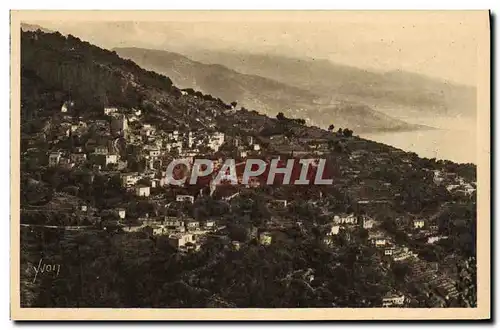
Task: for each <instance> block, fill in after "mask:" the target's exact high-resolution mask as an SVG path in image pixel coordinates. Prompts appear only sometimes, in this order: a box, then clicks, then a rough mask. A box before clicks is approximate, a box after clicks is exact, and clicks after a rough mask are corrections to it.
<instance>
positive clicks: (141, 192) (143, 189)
mask: <svg viewBox="0 0 500 330" xmlns="http://www.w3.org/2000/svg"><path fill="white" fill-rule="evenodd" d="M150 193H151V192H150V188H149V187H148V186H144V185H139V186H137V187H135V195H136V196H144V197H148V196H149V194H150Z"/></svg>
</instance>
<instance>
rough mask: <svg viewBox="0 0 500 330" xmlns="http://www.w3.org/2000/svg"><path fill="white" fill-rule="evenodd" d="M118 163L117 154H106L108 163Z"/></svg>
mask: <svg viewBox="0 0 500 330" xmlns="http://www.w3.org/2000/svg"><path fill="white" fill-rule="evenodd" d="M116 163H118V155H115V154H111V155H106V165H108V164H116Z"/></svg>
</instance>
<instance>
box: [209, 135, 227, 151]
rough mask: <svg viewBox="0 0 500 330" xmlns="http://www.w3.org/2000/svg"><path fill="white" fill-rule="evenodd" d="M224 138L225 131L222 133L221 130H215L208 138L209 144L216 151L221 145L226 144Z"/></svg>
mask: <svg viewBox="0 0 500 330" xmlns="http://www.w3.org/2000/svg"><path fill="white" fill-rule="evenodd" d="M224 138H225V135H224V133H221V132H215V133H213V134H211V135H210V136H209V138H208V146H209V147H210V148H211V149H213V150H215V151H218V150H219V148H220V146H221V145H222V144H224Z"/></svg>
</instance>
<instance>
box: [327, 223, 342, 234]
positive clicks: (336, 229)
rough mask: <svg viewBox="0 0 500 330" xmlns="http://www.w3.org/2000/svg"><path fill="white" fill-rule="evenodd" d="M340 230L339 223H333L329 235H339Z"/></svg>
mask: <svg viewBox="0 0 500 330" xmlns="http://www.w3.org/2000/svg"><path fill="white" fill-rule="evenodd" d="M339 231H340V226H339V225H332V227H331V228H330V231H329V232H328V235H337V234H338V233H339Z"/></svg>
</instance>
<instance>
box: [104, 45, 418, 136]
mask: <svg viewBox="0 0 500 330" xmlns="http://www.w3.org/2000/svg"><path fill="white" fill-rule="evenodd" d="M113 50H114V51H115V52H116V53H117V54H118V55H119V56H120V57H123V58H126V59H130V60H133V61H134V62H135V63H137V64H138V65H139V66H141V67H143V68H145V69H147V70H152V71H155V72H158V73H161V74H164V75H166V76H168V77H170V78H171V79H172V81H173V82H174V83H175V85H176V86H179V87H181V88H195V89H199V90H201V91H203V92H204V93H209V94H212V95H213V96H215V97H220V98H222V99H223V100H224V101H226V102H232V101H237V102H238V104H240V105H241V106H244V107H246V108H249V109H251V110H253V109H255V110H257V111H259V112H262V113H265V114H267V115H270V116H275V115H276V114H277V113H278V112H283V113H284V114H285V115H286V116H290V117H295V118H304V119H306V120H308V121H309V123H310V124H314V125H318V126H321V127H325V126H328V125H329V124H332V123H333V124H334V125H335V126H336V127H349V128H351V129H355V130H356V131H358V132H368V131H388V130H413V129H418V128H422V126H419V125H413V124H408V123H406V122H404V121H402V120H398V119H395V118H391V117H390V116H387V115H385V114H383V113H381V112H378V111H375V110H373V109H372V108H370V107H369V106H367V105H365V104H363V103H360V102H357V101H351V100H349V99H346V98H339V99H335V98H331V99H327V98H326V97H325V95H324V92H323V91H319V90H314V89H312V88H305V87H304V86H299V85H298V84H296V85H289V84H287V83H285V82H283V81H277V80H274V79H270V78H268V77H261V76H259V75H255V74H244V73H240V72H237V71H235V70H232V69H229V68H227V67H226V66H223V65H220V64H205V63H202V62H198V61H194V60H191V59H189V58H188V57H186V56H183V55H180V54H178V53H173V52H167V51H161V50H151V49H143V48H114V49H113ZM299 78H300V77H299ZM303 79H307V76H304V78H303Z"/></svg>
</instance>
